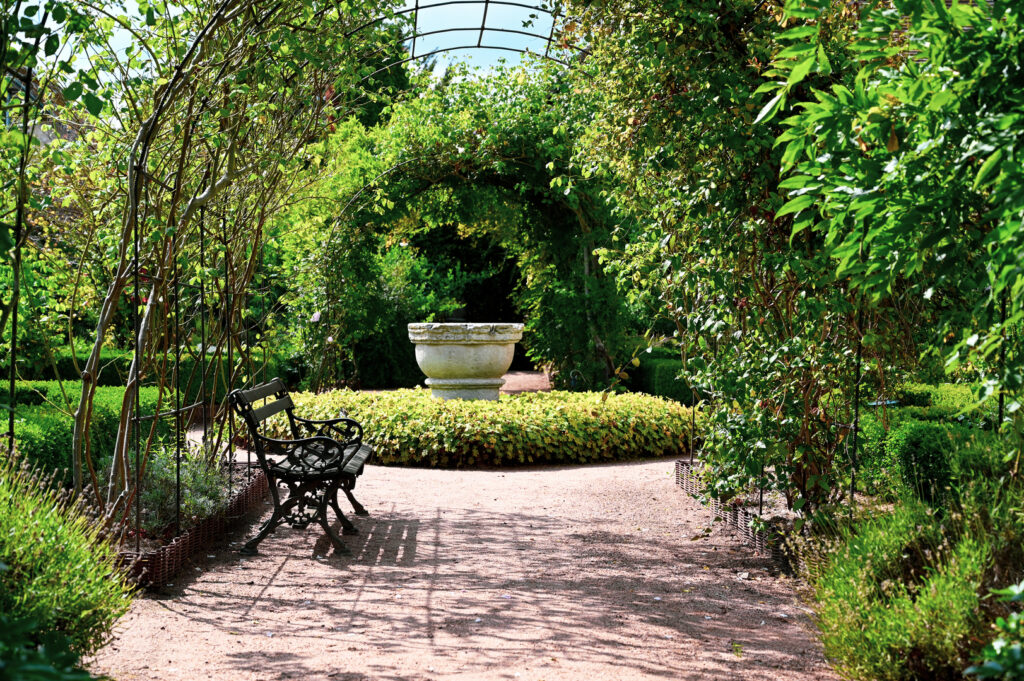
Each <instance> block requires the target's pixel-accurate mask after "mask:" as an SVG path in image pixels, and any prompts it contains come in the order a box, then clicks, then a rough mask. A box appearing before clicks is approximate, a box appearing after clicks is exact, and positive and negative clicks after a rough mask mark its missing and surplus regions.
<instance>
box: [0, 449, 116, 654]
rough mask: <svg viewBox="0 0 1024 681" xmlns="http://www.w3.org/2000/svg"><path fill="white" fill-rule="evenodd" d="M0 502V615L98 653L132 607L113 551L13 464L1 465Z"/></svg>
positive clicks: (63, 503) (54, 494)
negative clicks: (27, 622)
mask: <svg viewBox="0 0 1024 681" xmlns="http://www.w3.org/2000/svg"><path fill="white" fill-rule="evenodd" d="M0 503H2V504H3V513H0V566H3V567H4V569H3V570H2V572H0V612H3V613H4V614H5V615H8V616H10V617H13V618H15V619H16V620H26V619H28V620H32V621H34V622H36V623H37V624H38V625H39V628H40V629H41V630H43V631H57V632H61V633H63V634H65V635H66V636H67V637H68V640H69V642H70V645H71V647H72V649H73V650H74V651H75V652H76V653H78V654H83V655H87V654H92V653H94V652H96V651H97V650H98V649H99V648H100V646H102V645H103V644H104V643H105V642H106V640H107V638H108V637H109V635H110V630H111V628H112V627H113V625H114V623H115V622H116V620H117V618H118V617H120V616H121V615H122V614H123V613H124V612H125V611H126V610H127V608H128V603H129V593H130V590H129V588H128V586H127V585H126V583H125V580H124V577H123V575H122V574H121V573H120V571H119V570H118V568H117V567H115V563H116V559H117V556H116V553H115V551H114V549H113V548H112V547H111V546H110V545H109V544H107V543H106V542H105V541H104V540H102V539H101V538H100V536H99V528H98V527H97V526H95V525H93V524H92V523H91V521H89V520H87V519H86V518H85V517H84V516H82V515H81V514H80V513H79V512H78V511H77V510H75V509H74V508H71V507H68V506H67V504H66V500H63V499H62V498H61V496H59V495H58V493H57V492H56V491H55V490H54V488H53V487H51V486H50V485H49V483H48V482H46V481H45V479H41V478H40V476H39V475H38V474H36V473H31V472H30V471H28V469H25V468H22V467H20V466H19V463H18V462H17V458H16V457H12V458H6V459H5V460H3V461H0Z"/></svg>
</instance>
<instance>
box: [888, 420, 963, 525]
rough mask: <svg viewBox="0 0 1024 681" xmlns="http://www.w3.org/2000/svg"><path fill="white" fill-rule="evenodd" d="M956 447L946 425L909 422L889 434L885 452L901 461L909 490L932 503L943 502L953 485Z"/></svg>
mask: <svg viewBox="0 0 1024 681" xmlns="http://www.w3.org/2000/svg"><path fill="white" fill-rule="evenodd" d="M952 449H953V446H952V443H951V441H950V437H949V434H948V432H947V430H946V429H945V428H943V427H942V426H941V425H939V424H935V423H924V422H920V421H909V422H907V423H905V424H904V425H902V426H900V427H899V428H897V429H896V430H895V431H893V432H892V433H890V435H889V437H888V439H887V440H886V443H885V451H886V455H887V457H888V458H890V459H895V460H896V461H898V462H899V467H900V476H901V477H902V479H903V483H904V484H905V485H906V486H907V489H910V490H912V491H913V492H914V493H915V494H916V495H917V496H918V497H919V498H920V499H922V500H923V501H925V502H927V503H929V504H933V505H936V504H940V503H941V502H942V500H943V499H944V498H945V496H946V494H947V490H948V488H949V484H950V463H949V462H950V458H951V456H950V454H951V452H952Z"/></svg>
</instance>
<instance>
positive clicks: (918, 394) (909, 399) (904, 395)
mask: <svg viewBox="0 0 1024 681" xmlns="http://www.w3.org/2000/svg"><path fill="white" fill-rule="evenodd" d="M933 390H934V386H931V385H927V384H924V383H905V384H903V385H901V386H900V387H899V388H898V389H897V390H896V394H895V398H896V399H897V400H898V401H899V403H900V406H903V407H930V406H932V391H933Z"/></svg>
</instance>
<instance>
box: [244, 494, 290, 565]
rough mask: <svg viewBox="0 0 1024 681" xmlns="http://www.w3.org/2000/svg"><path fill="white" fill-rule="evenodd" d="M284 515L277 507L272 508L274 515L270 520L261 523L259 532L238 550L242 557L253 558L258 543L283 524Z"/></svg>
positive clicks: (256, 552) (256, 551)
mask: <svg viewBox="0 0 1024 681" xmlns="http://www.w3.org/2000/svg"><path fill="white" fill-rule="evenodd" d="M283 516H284V513H283V512H282V511H281V509H280V508H278V507H277V506H275V507H274V513H273V515H271V516H270V520H268V521H267V522H265V523H263V525H262V526H261V527H260V531H259V532H258V533H257V534H256V536H255V537H253V538H252V539H250V540H249V541H247V542H245V545H244V546H243V547H242V548H240V549H239V550H238V552H239V553H240V554H242V555H243V556H255V555H256V554H258V553H259V551H258V550H257V547H258V546H259V545H260V542H261V541H263V540H264V539H266V538H267V535H268V534H270V533H271V532H273V531H274V530H276V529H277V526H278V525H280V524H281V523H282V522H284V517H283Z"/></svg>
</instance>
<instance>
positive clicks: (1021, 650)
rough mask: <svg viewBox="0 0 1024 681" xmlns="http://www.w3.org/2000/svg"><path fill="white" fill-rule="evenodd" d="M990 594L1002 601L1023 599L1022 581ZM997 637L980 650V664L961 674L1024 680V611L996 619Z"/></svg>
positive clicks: (1001, 679)
mask: <svg viewBox="0 0 1024 681" xmlns="http://www.w3.org/2000/svg"><path fill="white" fill-rule="evenodd" d="M992 595H994V596H999V597H1000V598H999V600H1000V601H1002V602H1004V603H1021V602H1024V582H1021V583H1020V584H1017V585H1016V586H1011V587H1009V588H1008V589H997V590H995V591H993V592H992ZM995 627H996V631H998V632H999V636H997V637H996V639H995V640H994V641H992V642H991V643H989V644H988V645H987V646H985V649H984V650H983V651H981V659H980V660H979V662H980V664H978V665H976V666H973V667H969V668H968V669H967V670H966V671H965V672H964V673H965V674H967V675H971V676H977V677H978V678H979V679H997V680H998V681H1021V679H1024V613H1020V612H1011V613H1010V614H1009V615H1008V616H1007V617H1005V618H1003V617H999V618H997V619H996V624H995Z"/></svg>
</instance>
